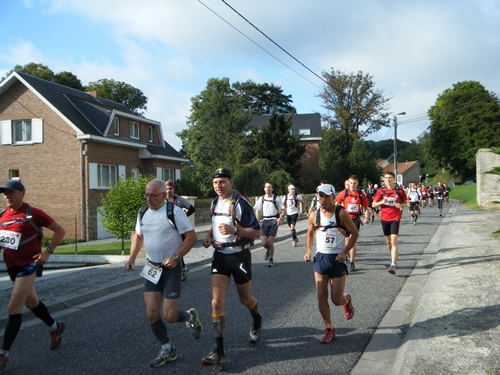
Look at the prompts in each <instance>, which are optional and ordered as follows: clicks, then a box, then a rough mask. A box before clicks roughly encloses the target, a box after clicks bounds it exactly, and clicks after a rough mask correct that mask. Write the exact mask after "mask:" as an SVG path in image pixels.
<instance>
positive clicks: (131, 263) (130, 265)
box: [125, 259, 135, 271]
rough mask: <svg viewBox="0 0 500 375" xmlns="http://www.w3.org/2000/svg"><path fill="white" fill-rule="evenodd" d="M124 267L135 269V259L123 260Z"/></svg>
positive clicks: (130, 269)
mask: <svg viewBox="0 0 500 375" xmlns="http://www.w3.org/2000/svg"><path fill="white" fill-rule="evenodd" d="M125 269H126V270H129V271H133V270H134V269H135V260H133V259H129V260H127V261H126V262H125Z"/></svg>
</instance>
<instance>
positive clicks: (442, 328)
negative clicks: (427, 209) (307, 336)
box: [351, 201, 500, 375]
mask: <svg viewBox="0 0 500 375" xmlns="http://www.w3.org/2000/svg"><path fill="white" fill-rule="evenodd" d="M450 204H453V205H454V206H453V207H451V208H450V211H449V212H448V214H447V215H446V216H445V217H444V218H443V221H442V223H441V225H440V227H439V229H438V231H437V232H436V234H435V235H434V236H433V238H432V240H431V241H430V242H429V244H428V246H427V248H426V249H425V251H424V254H423V256H422V259H420V261H419V262H418V263H417V265H416V266H415V268H414V270H413V271H412V273H411V275H410V277H409V278H408V280H407V281H406V282H405V284H404V286H403V288H402V290H401V292H400V293H399V295H398V297H397V298H396V300H395V301H394V303H393V304H392V306H391V308H390V309H389V311H388V312H387V313H386V315H385V317H384V318H383V319H382V321H381V322H380V324H379V326H378V328H377V331H376V332H375V334H374V336H373V337H372V340H371V341H370V343H369V344H368V345H367V347H366V349H365V351H364V352H363V355H362V356H361V358H360V360H359V361H358V363H357V364H356V366H355V367H354V368H353V371H352V372H351V374H352V375H361V374H393V375H406V374H408V375H410V374H412V375H415V374H425V375H438V374H483V375H489V374H491V375H493V374H500V240H499V239H497V240H495V239H494V238H493V237H492V235H491V233H492V232H494V231H495V230H498V229H499V228H500V220H499V219H500V212H498V211H496V212H494V211H472V210H470V209H469V208H468V207H467V206H466V205H464V204H461V203H457V202H456V201H455V202H453V203H451V202H450ZM405 314H410V315H409V316H410V317H411V324H410V325H409V326H404V325H400V323H401V322H402V321H403V320H404V316H405ZM407 316H408V315H407Z"/></svg>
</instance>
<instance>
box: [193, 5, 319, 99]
mask: <svg viewBox="0 0 500 375" xmlns="http://www.w3.org/2000/svg"><path fill="white" fill-rule="evenodd" d="M198 2H199V3H200V4H202V5H203V6H204V7H205V8H207V9H208V10H209V11H211V12H212V13H213V14H215V15H216V16H217V17H219V18H220V19H221V20H222V21H224V22H225V23H227V24H228V25H229V26H231V27H232V28H233V29H235V30H236V31H237V32H239V33H240V34H241V35H243V36H244V37H245V38H247V39H248V40H249V41H251V42H252V43H253V44H255V45H256V46H257V47H259V48H260V49H261V50H263V51H264V52H265V53H267V54H268V55H270V56H271V57H273V58H274V59H275V60H277V61H279V62H280V63H281V64H283V65H284V66H286V67H287V68H288V69H290V70H291V71H292V72H294V73H295V74H297V75H298V76H300V77H301V78H303V79H305V80H306V81H307V82H309V83H310V84H311V85H313V86H315V87H317V88H318V89H322V88H321V87H320V86H318V85H316V84H315V83H314V82H312V81H310V80H309V79H307V78H306V77H304V76H303V75H302V74H300V73H299V72H297V71H296V70H294V69H293V68H292V67H290V66H289V65H287V64H286V63H285V62H283V61H281V60H280V59H279V58H277V57H276V56H274V55H273V54H272V53H271V52H269V51H268V50H266V49H265V48H264V47H262V46H261V45H259V44H258V43H257V42H255V41H254V40H252V39H251V38H250V37H249V36H247V35H246V34H244V33H243V32H242V31H240V30H239V29H238V28H237V27H236V26H233V25H232V24H231V23H229V21H226V20H225V19H224V18H223V17H222V16H221V15H219V14H218V13H217V12H215V11H214V10H213V9H211V8H210V7H209V6H208V5H206V4H204V3H203V2H202V1H201V0H198ZM226 5H227V4H226Z"/></svg>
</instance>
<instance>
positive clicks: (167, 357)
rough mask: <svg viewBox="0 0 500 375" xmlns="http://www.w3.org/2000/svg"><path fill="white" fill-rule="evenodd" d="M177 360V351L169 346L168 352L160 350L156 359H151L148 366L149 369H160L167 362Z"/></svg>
mask: <svg viewBox="0 0 500 375" xmlns="http://www.w3.org/2000/svg"><path fill="white" fill-rule="evenodd" d="M176 359H177V350H175V347H174V346H172V345H171V346H170V350H165V349H163V348H162V349H161V350H160V353H158V357H156V358H155V359H153V360H152V361H151V363H150V364H149V365H150V366H151V367H160V366H163V365H164V364H165V363H167V362H172V361H175V360H176Z"/></svg>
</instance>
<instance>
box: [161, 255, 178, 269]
mask: <svg viewBox="0 0 500 375" xmlns="http://www.w3.org/2000/svg"><path fill="white" fill-rule="evenodd" d="M161 265H162V266H164V267H166V268H175V266H177V261H176V260H175V258H174V257H170V258H167V259H164V260H163V262H161Z"/></svg>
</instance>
